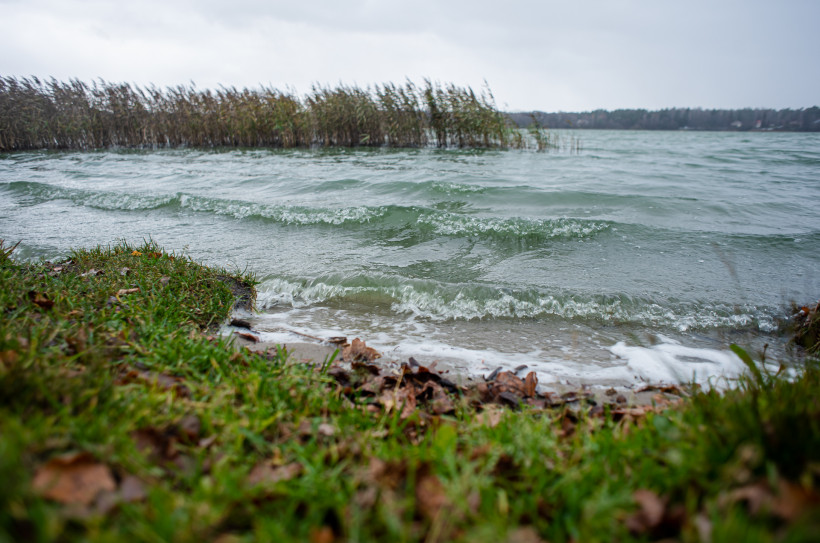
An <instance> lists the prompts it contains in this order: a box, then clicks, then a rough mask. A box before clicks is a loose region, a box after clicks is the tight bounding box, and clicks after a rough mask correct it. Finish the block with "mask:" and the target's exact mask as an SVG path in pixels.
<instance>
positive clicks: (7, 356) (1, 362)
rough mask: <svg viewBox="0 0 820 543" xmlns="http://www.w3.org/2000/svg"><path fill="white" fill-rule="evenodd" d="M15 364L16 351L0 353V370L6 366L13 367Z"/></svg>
mask: <svg viewBox="0 0 820 543" xmlns="http://www.w3.org/2000/svg"><path fill="white" fill-rule="evenodd" d="M16 363H17V351H12V350H11V349H9V350H7V351H0V368H5V367H6V366H13V365H15V364H16Z"/></svg>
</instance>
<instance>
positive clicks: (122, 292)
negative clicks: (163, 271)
mask: <svg viewBox="0 0 820 543" xmlns="http://www.w3.org/2000/svg"><path fill="white" fill-rule="evenodd" d="M139 291H140V289H138V288H121V289H120V290H118V291H117V297H118V298H119V297H120V296H125V295H126V294H135V293H137V292H139Z"/></svg>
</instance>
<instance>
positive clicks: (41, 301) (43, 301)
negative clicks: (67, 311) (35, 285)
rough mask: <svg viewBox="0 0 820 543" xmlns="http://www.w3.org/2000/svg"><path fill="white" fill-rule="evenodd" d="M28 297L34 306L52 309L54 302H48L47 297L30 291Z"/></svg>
mask: <svg viewBox="0 0 820 543" xmlns="http://www.w3.org/2000/svg"><path fill="white" fill-rule="evenodd" d="M28 297H29V299H30V300H31V302H32V303H33V304H34V305H36V306H38V307H41V308H43V309H51V308H52V307H54V302H53V301H51V300H49V299H48V297H47V296H46V295H45V294H43V293H41V292H36V291H34V290H31V291H29V293H28Z"/></svg>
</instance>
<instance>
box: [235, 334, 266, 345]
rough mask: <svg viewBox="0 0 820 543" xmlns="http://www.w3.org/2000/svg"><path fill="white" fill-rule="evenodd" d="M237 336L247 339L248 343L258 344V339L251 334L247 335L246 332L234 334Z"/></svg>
mask: <svg viewBox="0 0 820 543" xmlns="http://www.w3.org/2000/svg"><path fill="white" fill-rule="evenodd" d="M234 334H236V335H237V336H239V337H241V338H242V339H247V340H248V341H252V342H253V343H259V341H260V340H259V338H258V337H256V336H255V335H253V334H248V333H246V332H234Z"/></svg>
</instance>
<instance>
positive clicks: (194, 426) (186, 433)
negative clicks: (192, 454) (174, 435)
mask: <svg viewBox="0 0 820 543" xmlns="http://www.w3.org/2000/svg"><path fill="white" fill-rule="evenodd" d="M177 426H178V427H179V432H180V434H181V435H182V436H183V437H184V438H185V439H187V440H188V441H189V442H191V443H193V442H195V441H197V439H198V438H199V433H200V431H201V430H202V422H201V421H200V420H199V417H197V416H196V415H186V416H184V417H182V418H181V419H180V421H179V422H178V423H177Z"/></svg>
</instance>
